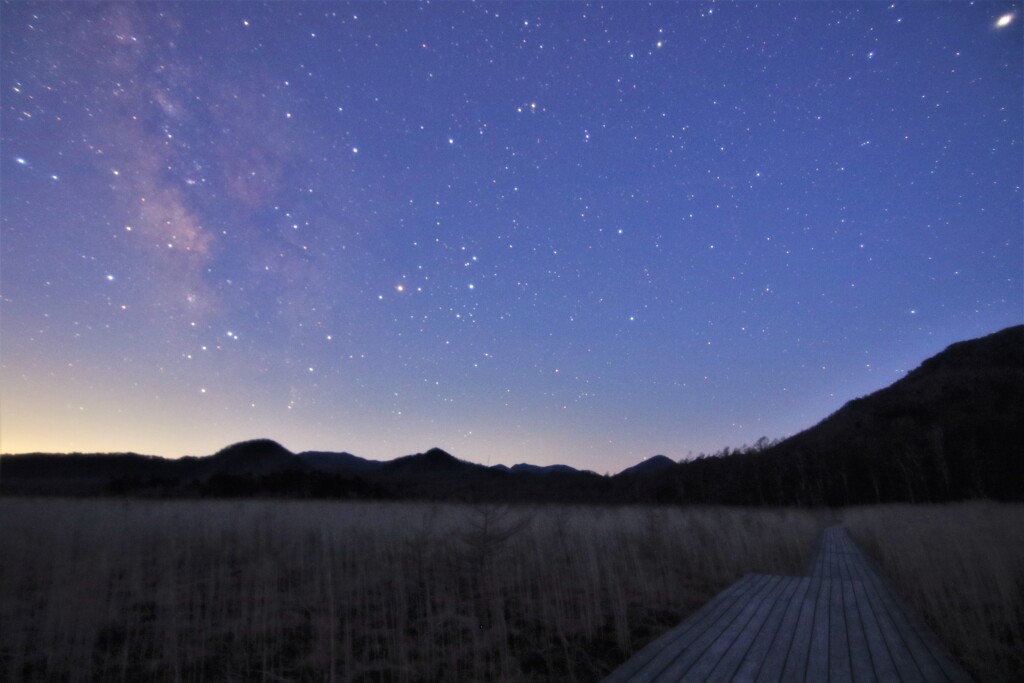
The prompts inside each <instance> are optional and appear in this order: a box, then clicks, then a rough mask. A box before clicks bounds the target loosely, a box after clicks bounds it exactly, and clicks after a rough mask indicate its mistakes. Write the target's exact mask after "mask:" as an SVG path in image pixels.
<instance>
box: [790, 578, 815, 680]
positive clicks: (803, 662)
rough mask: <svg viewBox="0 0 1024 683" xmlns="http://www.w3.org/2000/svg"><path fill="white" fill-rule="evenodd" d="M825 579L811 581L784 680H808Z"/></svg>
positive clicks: (795, 629)
mask: <svg viewBox="0 0 1024 683" xmlns="http://www.w3.org/2000/svg"><path fill="white" fill-rule="evenodd" d="M823 583H824V580H823V579H819V578H816V577H815V578H813V579H811V585H810V586H809V587H808V589H807V594H806V595H805V596H804V599H803V604H801V605H800V617H799V618H798V619H797V622H796V625H795V626H794V627H793V640H792V644H791V645H790V646H789V654H788V655H786V665H785V667H783V669H782V680H784V681H803V680H805V679H806V678H807V658H808V656H809V655H810V647H811V637H812V634H813V629H814V613H815V607H816V606H817V603H818V596H819V594H820V593H821V587H822V585H823Z"/></svg>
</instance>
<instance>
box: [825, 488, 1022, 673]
mask: <svg viewBox="0 0 1024 683" xmlns="http://www.w3.org/2000/svg"><path fill="white" fill-rule="evenodd" d="M843 522H844V523H845V524H846V525H847V527H848V528H849V529H850V531H851V532H852V534H853V537H854V538H855V539H856V540H857V542H858V543H860V545H861V547H863V548H864V550H865V551H867V552H868V554H869V555H871V556H872V557H873V558H874V559H875V561H876V562H877V564H878V565H879V567H880V568H881V569H882V570H883V572H884V573H885V575H886V576H887V577H888V578H889V580H890V582H891V583H892V584H893V586H894V588H895V589H896V591H897V592H898V593H899V594H900V595H901V597H902V598H903V599H904V600H905V601H906V602H907V603H908V604H910V605H911V607H912V608H913V609H914V611H915V612H916V613H917V614H918V615H920V616H921V617H923V618H924V620H925V621H926V622H927V623H928V625H929V626H930V627H931V628H932V630H933V631H934V632H935V633H936V634H937V635H938V636H939V638H940V640H942V641H943V643H944V644H945V645H946V647H947V648H949V650H950V651H951V652H952V653H953V655H954V656H955V657H956V658H957V659H959V660H960V662H961V664H963V665H964V667H965V668H966V669H967V671H968V672H969V673H970V674H971V675H972V676H973V677H974V678H975V680H977V681H979V682H984V683H992V682H997V681H1005V682H1006V683H1013V682H1016V681H1022V680H1024V505H1010V504H995V503H981V502H977V503H962V504H954V505H916V506H915V505H881V506H873V507H866V508H852V509H849V510H846V511H844V513H843Z"/></svg>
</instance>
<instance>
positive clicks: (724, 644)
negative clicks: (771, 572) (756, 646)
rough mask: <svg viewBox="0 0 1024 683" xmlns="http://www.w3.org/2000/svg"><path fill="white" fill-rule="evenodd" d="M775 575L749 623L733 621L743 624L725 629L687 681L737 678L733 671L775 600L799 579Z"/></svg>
mask: <svg viewBox="0 0 1024 683" xmlns="http://www.w3.org/2000/svg"><path fill="white" fill-rule="evenodd" d="M773 578H774V579H775V581H774V582H773V583H772V585H771V587H770V588H769V590H768V592H767V593H766V594H765V595H764V596H762V598H761V601H760V603H759V604H758V605H757V609H756V610H754V612H753V613H752V614H751V615H750V618H749V619H747V621H746V623H743V624H741V625H740V620H739V619H737V620H736V622H734V624H737V625H740V628H738V629H736V628H734V626H730V627H729V629H730V630H732V633H724V634H723V636H722V637H721V638H719V639H718V640H717V641H715V643H713V644H712V645H711V647H709V648H708V650H707V651H706V652H705V653H704V656H703V657H701V659H700V661H698V662H697V663H696V664H694V666H693V668H691V669H690V671H688V672H687V674H686V677H685V678H684V679H683V680H684V681H709V682H710V681H723V682H724V681H733V680H735V678H734V676H733V674H734V673H735V672H736V670H737V669H738V668H739V666H740V663H741V662H742V661H743V658H744V657H745V656H746V654H747V651H749V650H750V647H751V645H753V643H754V640H755V639H756V638H757V636H758V634H759V633H760V632H761V629H762V628H763V627H764V625H765V622H766V621H767V620H768V615H769V614H771V612H772V610H773V608H774V607H775V604H776V603H777V602H778V601H779V599H780V598H781V596H782V595H783V594H784V593H785V591H786V588H787V586H790V585H791V584H792V583H793V582H794V581H798V580H799V579H793V578H790V577H783V576H776V577H773Z"/></svg>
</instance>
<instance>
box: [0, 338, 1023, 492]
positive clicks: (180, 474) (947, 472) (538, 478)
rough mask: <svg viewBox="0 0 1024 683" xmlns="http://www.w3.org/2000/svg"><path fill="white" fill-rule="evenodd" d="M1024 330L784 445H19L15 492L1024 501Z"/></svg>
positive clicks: (3, 483) (7, 459)
mask: <svg viewBox="0 0 1024 683" xmlns="http://www.w3.org/2000/svg"><path fill="white" fill-rule="evenodd" d="M1022 443H1024V326H1017V327H1013V328H1009V329H1006V330H1003V331H1001V332H997V333H995V334H992V335H989V336H987V337H984V338H982V339H975V340H971V341H967V342H961V343H958V344H953V345H952V346H950V347H949V348H948V349H946V350H945V351H943V352H942V353H940V354H938V355H936V356H934V357H933V358H929V359H928V360H926V361H924V362H923V363H922V364H921V366H920V367H918V368H917V369H915V370H914V371H912V372H910V373H908V374H907V376H906V377H904V378H903V379H901V380H899V381H898V382H896V383H894V384H893V385H892V386H890V387H888V388H885V389H882V390H880V391H877V392H875V393H873V394H871V395H869V396H866V397H863V398H859V399H855V400H853V401H850V402H849V403H847V404H846V405H845V406H843V407H842V408H841V409H840V410H838V411H836V412H835V413H834V414H833V415H830V416H829V417H827V418H825V419H824V420H822V421H821V422H820V423H819V424H817V425H815V426H814V427H812V428H810V429H808V430H806V431H803V432H801V433H799V434H797V435H796V436H793V437H791V438H789V439H786V440H784V441H781V442H778V443H774V444H773V443H771V442H768V441H767V440H766V439H761V440H759V441H758V443H757V444H755V446H753V447H751V448H742V449H739V450H737V451H729V449H725V450H724V451H722V452H721V453H718V454H715V455H712V456H701V457H698V458H697V459H696V460H690V461H686V462H682V463H678V464H677V463H674V462H673V461H672V460H671V459H669V458H667V457H665V456H662V455H658V456H654V457H651V458H648V459H646V460H644V461H642V462H640V463H638V464H636V465H634V466H632V467H629V468H627V469H626V470H624V471H623V472H621V473H619V474H618V475H616V476H614V477H607V476H605V477H601V476H598V475H596V474H594V473H593V472H587V471H580V470H576V469H574V468H572V467H569V466H567V465H549V466H543V467H542V466H536V465H529V464H525V463H523V464H519V465H515V466H513V467H511V468H509V467H505V466H503V465H498V466H495V467H485V466H484V465H478V464H476V463H472V462H468V461H465V460H460V459H458V458H456V457H454V456H453V455H451V454H449V453H447V452H445V451H444V450H441V449H440V448H432V449H430V450H428V451H426V452H424V453H417V454H414V455H408V456H404V457H400V458H396V459H394V460H391V461H375V460H367V459H364V458H360V457H358V456H355V455H352V454H351V453H344V452H338V453H334V452H325V451H307V452H304V453H299V454H298V455H296V454H294V453H292V452H291V451H289V450H288V449H286V448H284V447H283V446H281V445H280V444H278V443H277V442H275V441H271V440H269V439H257V440H254V441H245V442H242V443H237V444H234V445H232V446H228V447H227V448H225V449H223V450H221V451H218V452H217V453H215V454H214V455H211V456H207V457H185V458H180V459H177V460H174V459H166V458H158V457H152V456H144V455H139V454H136V453H111V454H80V453H75V454H68V455H55V454H43V453H33V454H27V455H5V456H3V458H2V465H0V493H5V494H51V495H52V494H56V495H103V494H108V495H135V496H172V497H173V496H177V497H195V496H288V497H329V498H373V499H425V500H458V501H509V502H512V501H519V502H572V503H577V502H578V503H583V502H601V503H622V502H641V503H655V502H662V503H715V504H737V505H851V504H860V503H875V502H895V501H910V502H914V501H921V502H923V501H947V500H958V499H964V498H971V497H989V498H995V499H999V500H1024V459H1022V458H1021V457H1019V452H1020V450H1021V444H1022Z"/></svg>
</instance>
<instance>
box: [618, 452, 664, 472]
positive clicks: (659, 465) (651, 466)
mask: <svg viewBox="0 0 1024 683" xmlns="http://www.w3.org/2000/svg"><path fill="white" fill-rule="evenodd" d="M675 465H676V461H675V460H673V459H672V458H669V457H667V456H664V455H654V456H651V457H650V458H646V459H644V460H641V461H640V462H638V463H637V464H635V465H633V466H632V467H627V468H626V469H624V470H622V471H621V472H620V473H619V474H620V475H627V476H633V475H644V474H655V473H657V472H661V471H662V470H665V469H671V468H673V467H675Z"/></svg>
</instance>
